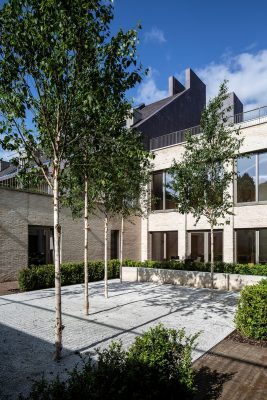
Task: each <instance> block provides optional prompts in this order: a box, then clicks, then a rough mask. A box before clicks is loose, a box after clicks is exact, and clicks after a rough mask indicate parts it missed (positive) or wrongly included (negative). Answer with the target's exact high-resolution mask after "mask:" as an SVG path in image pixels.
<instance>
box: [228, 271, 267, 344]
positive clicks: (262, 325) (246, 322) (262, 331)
mask: <svg viewBox="0 0 267 400" xmlns="http://www.w3.org/2000/svg"><path fill="white" fill-rule="evenodd" d="M235 324H236V329H237V330H238V331H239V332H240V333H241V334H242V335H244V336H247V337H249V338H251V339H256V340H267V279H263V280H262V281H260V282H259V283H258V284H257V285H254V286H246V287H245V288H244V289H243V290H242V291H241V296H240V299H239V302H238V307H237V311H236V315H235Z"/></svg>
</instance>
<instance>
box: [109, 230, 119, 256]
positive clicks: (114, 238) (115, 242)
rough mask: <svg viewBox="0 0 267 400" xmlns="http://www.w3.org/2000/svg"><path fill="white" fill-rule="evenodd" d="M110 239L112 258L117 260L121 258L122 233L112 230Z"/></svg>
mask: <svg viewBox="0 0 267 400" xmlns="http://www.w3.org/2000/svg"><path fill="white" fill-rule="evenodd" d="M110 239H111V240H110V242H111V243H110V258H111V259H112V260H115V259H117V258H119V243H120V231H118V230H112V231H111V235H110Z"/></svg>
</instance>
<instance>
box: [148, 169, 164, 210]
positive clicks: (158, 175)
mask: <svg viewBox="0 0 267 400" xmlns="http://www.w3.org/2000/svg"><path fill="white" fill-rule="evenodd" d="M151 208H152V210H162V209H163V172H162V171H161V172H154V173H153V178H152V207H151Z"/></svg>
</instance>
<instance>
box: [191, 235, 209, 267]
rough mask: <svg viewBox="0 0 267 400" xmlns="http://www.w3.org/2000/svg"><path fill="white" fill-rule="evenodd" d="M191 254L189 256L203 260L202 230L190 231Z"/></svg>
mask: <svg viewBox="0 0 267 400" xmlns="http://www.w3.org/2000/svg"><path fill="white" fill-rule="evenodd" d="M190 236H191V254H190V255H189V258H192V259H193V260H198V261H204V258H205V257H204V254H205V250H204V232H191V235H190Z"/></svg>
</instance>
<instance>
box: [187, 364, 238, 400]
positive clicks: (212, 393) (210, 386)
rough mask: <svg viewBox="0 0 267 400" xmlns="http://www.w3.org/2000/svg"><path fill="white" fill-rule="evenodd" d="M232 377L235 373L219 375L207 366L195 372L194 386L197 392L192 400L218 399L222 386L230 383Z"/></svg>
mask: <svg viewBox="0 0 267 400" xmlns="http://www.w3.org/2000/svg"><path fill="white" fill-rule="evenodd" d="M234 375H235V373H220V372H218V371H216V370H211V369H210V368H209V367H207V366H203V367H201V368H200V369H199V370H198V371H196V376H195V384H196V387H197V391H198V392H197V394H196V395H195V397H194V400H216V399H219V398H220V396H221V394H222V391H223V386H224V384H225V383H226V382H228V381H230V380H231V379H232V378H233V376H234ZM229 400H230V399H229Z"/></svg>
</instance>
